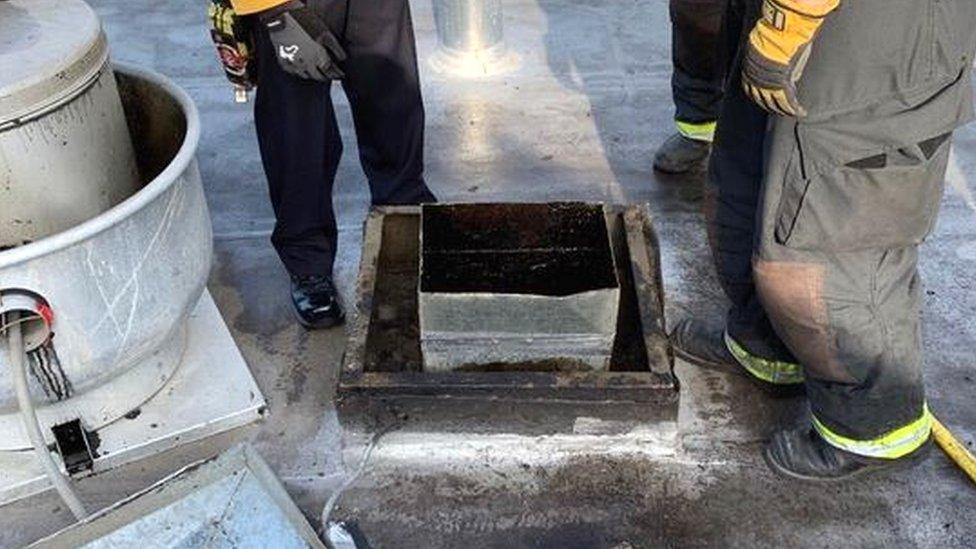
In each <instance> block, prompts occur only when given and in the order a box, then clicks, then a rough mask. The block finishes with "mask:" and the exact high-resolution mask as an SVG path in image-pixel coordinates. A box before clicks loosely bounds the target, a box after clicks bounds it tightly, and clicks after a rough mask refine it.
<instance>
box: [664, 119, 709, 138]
mask: <svg viewBox="0 0 976 549" xmlns="http://www.w3.org/2000/svg"><path fill="white" fill-rule="evenodd" d="M674 126H675V127H676V128H678V133H680V134H681V135H683V136H685V137H687V138H688V139H693V140H695V141H707V142H709V143H711V142H712V139H713V138H714V137H715V126H716V122H702V123H701V124H692V123H690V122H682V121H680V120H675V121H674Z"/></svg>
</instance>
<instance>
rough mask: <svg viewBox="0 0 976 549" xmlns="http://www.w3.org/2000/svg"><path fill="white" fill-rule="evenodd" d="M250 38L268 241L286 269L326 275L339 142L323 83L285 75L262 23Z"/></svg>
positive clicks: (331, 251) (331, 253) (333, 244)
mask: <svg viewBox="0 0 976 549" xmlns="http://www.w3.org/2000/svg"><path fill="white" fill-rule="evenodd" d="M256 42H257V44H256V46H257V51H258V55H259V74H258V80H259V86H258V91H257V99H256V101H255V105H254V118H255V125H256V126H257V134H258V144H259V146H260V149H261V159H262V161H263V163H264V171H265V174H266V176H267V179H268V187H269V191H270V195H271V203H272V206H273V208H274V212H275V228H274V232H273V233H272V236H271V240H272V243H273V244H274V246H275V249H276V250H277V252H278V255H279V256H280V257H281V260H282V262H283V263H284V264H285V267H286V268H287V269H288V271H289V272H290V273H291V274H293V275H330V274H331V273H332V263H333V261H334V259H335V250H336V220H335V215H334V213H333V211H332V184H333V180H334V179H335V175H336V169H337V167H338V165H339V157H340V156H341V155H342V140H341V138H340V136H339V128H338V125H337V124H336V119H335V112H334V110H333V107H332V100H331V98H330V96H329V84H328V83H322V82H314V81H310V80H303V79H300V78H296V77H294V76H291V75H289V74H286V73H285V72H284V71H283V70H282V69H281V68H280V66H279V65H278V61H277V60H276V58H275V53H274V51H273V48H272V47H271V44H270V42H269V41H268V37H267V31H265V30H264V29H263V28H259V29H258V30H257V31H256Z"/></svg>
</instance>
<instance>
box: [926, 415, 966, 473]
mask: <svg viewBox="0 0 976 549" xmlns="http://www.w3.org/2000/svg"><path fill="white" fill-rule="evenodd" d="M932 437H933V438H935V443H936V444H938V445H939V448H942V451H943V452H945V454H946V455H947V456H949V459H951V460H952V461H953V462H955V464H956V465H958V466H959V468H960V469H962V470H963V472H964V473H966V475H968V476H969V479H970V480H972V481H973V482H974V483H976V457H973V454H971V453H970V452H969V450H967V449H966V447H965V446H963V445H962V443H961V442H959V441H958V440H956V437H954V436H952V433H951V432H950V431H949V430H948V429H946V427H945V425H943V424H942V422H941V421H939V420H938V418H936V417H934V416H933V417H932Z"/></svg>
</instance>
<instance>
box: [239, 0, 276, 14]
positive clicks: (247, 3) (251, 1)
mask: <svg viewBox="0 0 976 549" xmlns="http://www.w3.org/2000/svg"><path fill="white" fill-rule="evenodd" d="M285 2H288V0H231V4H233V5H234V11H236V12H237V13H238V15H249V14H252V13H258V12H262V11H264V10H269V9H271V8H274V7H277V6H280V5H282V4H284V3H285Z"/></svg>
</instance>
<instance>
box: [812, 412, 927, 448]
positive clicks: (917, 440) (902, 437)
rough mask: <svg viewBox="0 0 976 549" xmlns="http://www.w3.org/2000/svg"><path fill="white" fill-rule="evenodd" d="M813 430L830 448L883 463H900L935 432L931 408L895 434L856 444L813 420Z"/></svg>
mask: <svg viewBox="0 0 976 549" xmlns="http://www.w3.org/2000/svg"><path fill="white" fill-rule="evenodd" d="M813 427H814V429H816V430H817V432H818V433H820V436H822V437H823V438H824V440H826V441H827V443H828V444H830V445H831V446H834V447H837V448H840V449H841V450H844V451H847V452H850V453H852V454H858V455H861V456H868V457H873V458H881V459H898V458H900V457H903V456H906V455H908V454H910V453H912V452H914V451H915V450H918V449H919V448H920V447H921V446H922V445H923V444H925V441H927V440H928V439H929V435H930V434H931V432H932V414H931V413H930V412H929V407H928V404H926V405H925V406H924V407H923V408H922V416H921V417H920V418H918V419H916V420H915V421H913V422H911V423H909V424H908V425H905V426H903V427H899V428H897V429H895V430H894V431H891V432H889V433H886V434H884V435H881V436H880V437H878V438H874V439H871V440H854V439H852V438H847V437H845V436H842V435H838V434H837V433H835V432H833V431H831V430H830V429H828V428H827V426H825V425H824V424H823V423H821V422H820V420H819V419H817V417H816V416H814V417H813Z"/></svg>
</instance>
